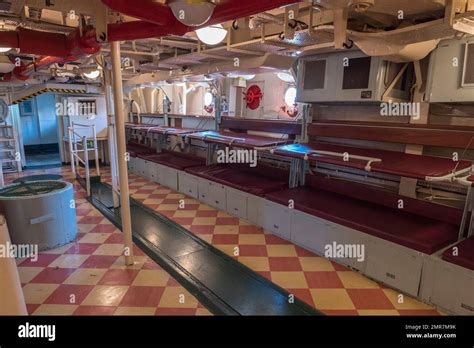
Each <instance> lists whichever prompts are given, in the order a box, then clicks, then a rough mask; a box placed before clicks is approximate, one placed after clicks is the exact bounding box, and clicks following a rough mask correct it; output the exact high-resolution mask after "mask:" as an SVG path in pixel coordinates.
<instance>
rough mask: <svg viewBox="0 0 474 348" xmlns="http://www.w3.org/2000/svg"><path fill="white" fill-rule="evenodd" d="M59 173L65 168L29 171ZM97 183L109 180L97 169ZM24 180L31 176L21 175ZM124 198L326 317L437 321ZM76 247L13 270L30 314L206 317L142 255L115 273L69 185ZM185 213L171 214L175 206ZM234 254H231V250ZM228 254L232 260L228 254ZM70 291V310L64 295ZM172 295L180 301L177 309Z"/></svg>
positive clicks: (255, 231) (201, 214)
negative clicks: (409, 317) (169, 221)
mask: <svg viewBox="0 0 474 348" xmlns="http://www.w3.org/2000/svg"><path fill="white" fill-rule="evenodd" d="M40 172H43V173H44V172H47V173H61V174H63V175H65V176H68V177H71V175H70V171H69V168H67V167H63V168H58V169H53V170H51V169H48V170H45V171H35V172H34V173H35V174H37V173H40ZM103 172H104V173H103V175H102V179H103V180H104V181H108V182H110V175H109V172H108V171H107V169H106V168H104V171H103ZM26 174H28V175H29V174H33V173H32V172H28V173H26ZM129 184H130V192H131V194H132V196H133V197H134V198H135V199H137V200H139V201H141V202H143V203H144V204H146V205H147V206H149V207H151V208H152V209H155V210H156V211H158V212H159V213H161V214H163V215H166V216H167V217H169V218H170V219H172V220H174V221H176V222H177V223H179V224H181V225H182V226H184V227H185V228H187V229H189V230H190V231H191V232H193V233H194V234H196V235H197V236H198V237H199V238H201V239H203V240H206V241H207V242H209V243H211V244H212V245H214V246H215V247H216V248H218V249H220V250H222V251H224V252H225V253H227V254H228V255H231V256H232V257H235V258H236V259H237V260H238V261H240V262H242V263H243V264H245V265H247V266H248V267H250V268H251V269H253V270H254V271H256V272H258V273H260V274H262V275H263V276H265V277H266V278H268V279H270V280H271V281H273V282H274V283H276V284H278V285H280V286H281V287H283V288H285V289H287V290H288V291H290V292H291V293H293V294H294V295H296V296H297V297H299V298H300V299H301V300H303V301H305V302H307V303H308V304H309V305H311V306H313V307H315V308H317V309H318V310H320V311H322V312H324V313H326V314H328V315H438V314H440V313H439V312H438V311H437V310H436V309H434V308H432V307H430V306H428V305H425V304H423V303H421V302H419V301H417V300H415V299H413V298H410V297H408V296H404V295H401V294H399V293H398V292H397V291H394V290H391V289H388V288H386V287H384V286H383V285H380V284H378V283H376V282H374V281H372V280H370V279H368V278H366V277H364V276H363V275H361V274H359V273H357V272H354V271H352V270H349V269H347V268H345V267H343V266H341V265H338V264H336V263H334V262H332V261H329V260H327V259H325V258H322V257H319V256H316V255H315V254H313V253H311V252H308V251H306V250H304V249H302V248H300V247H297V246H295V245H293V244H291V243H289V242H287V241H285V240H283V239H280V238H278V237H275V236H273V235H271V234H267V233H265V231H263V230H262V229H261V228H259V227H256V226H252V225H250V224H248V223H247V222H245V221H243V220H240V219H238V218H235V217H232V216H230V215H228V214H226V213H224V212H221V211H218V210H216V209H214V208H212V207H209V206H207V205H204V204H201V203H200V202H198V201H196V200H194V199H191V198H189V197H185V196H184V195H182V194H180V193H176V192H173V191H171V190H169V189H167V188H164V187H160V186H159V185H158V184H155V183H152V182H149V181H147V180H146V179H143V178H140V177H137V176H134V175H131V176H130V178H129ZM75 187H76V195H77V196H76V197H81V198H80V199H79V200H80V202H81V203H80V204H79V205H78V209H77V210H78V211H77V214H78V223H79V228H80V230H81V235H80V236H79V238H78V242H77V243H75V244H73V245H70V246H67V247H64V248H61V249H60V250H54V251H53V252H50V253H44V254H43V255H42V258H41V260H40V262H39V264H36V265H30V264H28V263H22V264H20V273H21V277H22V281H23V283H25V287H24V289H25V294H26V298H27V301H28V303H29V308H30V311H31V312H32V313H34V314H48V313H49V314H60V313H64V314H70V313H74V314H86V313H92V314H208V312H207V311H206V310H205V309H204V308H202V306H200V305H199V304H198V303H197V301H196V300H195V299H194V298H193V297H192V296H191V295H189V294H188V293H187V292H186V291H185V290H184V289H183V288H181V287H179V285H178V284H176V282H175V281H174V280H173V279H172V278H171V277H170V276H169V275H168V274H166V273H165V272H164V271H163V270H160V269H159V268H158V267H157V266H156V265H155V264H154V263H153V262H152V261H151V260H149V259H148V258H147V257H146V256H143V255H140V251H139V250H136V252H137V255H139V256H137V260H138V263H137V265H136V266H134V267H132V268H126V267H123V266H122V265H123V262H122V261H121V259H120V257H119V256H118V255H120V251H121V248H122V245H121V244H120V243H121V242H122V239H121V235H120V233H118V231H116V230H115V228H114V227H113V226H112V225H111V224H110V223H109V222H108V221H107V220H106V219H105V218H103V217H102V216H101V215H100V214H99V213H98V212H97V211H96V210H94V209H93V207H91V206H90V205H89V204H88V203H87V202H86V201H85V200H84V199H83V197H84V191H83V190H82V188H80V186H78V185H77V184H76V185H75ZM181 199H184V200H185V207H184V208H179V204H178V203H179V200H181ZM236 248H237V249H236ZM236 250H237V251H238V256H235V252H236ZM72 292H74V293H76V304H69V302H68V301H69V298H68V296H69V295H70V294H71V293H72ZM179 294H185V297H186V299H188V300H187V302H185V304H183V305H181V304H179V302H177V301H178V298H179V296H178V295H179Z"/></svg>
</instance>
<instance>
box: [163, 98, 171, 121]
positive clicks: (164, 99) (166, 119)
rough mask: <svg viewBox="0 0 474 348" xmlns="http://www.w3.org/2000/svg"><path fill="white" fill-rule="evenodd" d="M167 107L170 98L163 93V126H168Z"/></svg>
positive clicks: (168, 107) (168, 106)
mask: <svg viewBox="0 0 474 348" xmlns="http://www.w3.org/2000/svg"><path fill="white" fill-rule="evenodd" d="M169 109H170V100H169V98H168V96H166V95H165V97H164V98H163V115H164V125H165V127H169V125H170V122H169Z"/></svg>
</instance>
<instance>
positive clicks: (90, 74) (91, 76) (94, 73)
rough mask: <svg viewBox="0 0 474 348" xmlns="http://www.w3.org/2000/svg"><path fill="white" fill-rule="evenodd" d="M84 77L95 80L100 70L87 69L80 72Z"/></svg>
mask: <svg viewBox="0 0 474 348" xmlns="http://www.w3.org/2000/svg"><path fill="white" fill-rule="evenodd" d="M82 74H83V75H84V76H85V77H86V78H88V79H89V80H95V79H96V78H98V77H99V76H100V70H98V69H97V70H92V71H88V72H84V73H82Z"/></svg>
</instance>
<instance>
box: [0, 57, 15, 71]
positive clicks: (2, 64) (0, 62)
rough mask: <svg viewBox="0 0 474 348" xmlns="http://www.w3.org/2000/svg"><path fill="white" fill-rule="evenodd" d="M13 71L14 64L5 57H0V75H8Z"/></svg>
mask: <svg viewBox="0 0 474 348" xmlns="http://www.w3.org/2000/svg"><path fill="white" fill-rule="evenodd" d="M13 69H15V64H13V63H12V62H11V61H10V59H8V57H7V56H0V73H1V74H8V73H10V72H12V71H13Z"/></svg>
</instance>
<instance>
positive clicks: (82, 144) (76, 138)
mask: <svg viewBox="0 0 474 348" xmlns="http://www.w3.org/2000/svg"><path fill="white" fill-rule="evenodd" d="M76 129H90V130H91V132H92V143H93V146H92V147H89V146H88V143H89V140H88V139H89V138H88V137H87V136H85V135H82V134H79V133H78V132H77V131H76ZM68 132H69V139H68V140H69V153H70V156H71V169H72V172H73V173H75V174H76V175H77V176H80V174H79V172H78V171H77V169H78V167H79V163H81V164H83V165H84V167H85V171H86V173H85V181H86V190H87V195H88V196H90V194H91V182H90V177H91V175H90V166H89V151H94V154H95V165H96V171H97V175H99V176H100V166H99V146H98V143H97V132H96V128H95V125H85V124H80V123H74V122H72V123H71V126H70V127H68ZM80 153H82V154H83V158H81V156H79V154H80Z"/></svg>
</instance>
